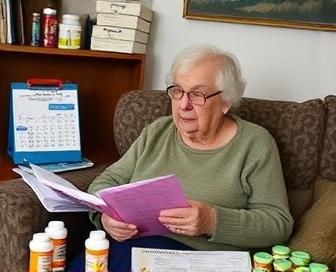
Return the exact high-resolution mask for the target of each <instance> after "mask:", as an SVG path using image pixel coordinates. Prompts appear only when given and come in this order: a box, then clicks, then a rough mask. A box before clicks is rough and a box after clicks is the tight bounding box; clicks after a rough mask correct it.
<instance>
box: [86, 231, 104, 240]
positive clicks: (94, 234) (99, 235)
mask: <svg viewBox="0 0 336 272" xmlns="http://www.w3.org/2000/svg"><path fill="white" fill-rule="evenodd" d="M105 237H106V234H105V231H103V230H92V231H90V238H92V239H95V240H103V239H105Z"/></svg>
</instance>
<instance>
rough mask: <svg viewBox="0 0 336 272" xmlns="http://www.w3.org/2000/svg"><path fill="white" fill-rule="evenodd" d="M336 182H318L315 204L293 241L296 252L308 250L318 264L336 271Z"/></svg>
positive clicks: (300, 223)
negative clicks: (320, 263) (325, 264)
mask: <svg viewBox="0 0 336 272" xmlns="http://www.w3.org/2000/svg"><path fill="white" fill-rule="evenodd" d="M335 203H336V183H335V182H331V181H329V180H326V179H318V180H317V181H316V183H315V188H314V200H313V205H312V206H311V208H309V209H308V210H307V211H306V212H305V214H304V215H303V216H302V217H301V219H300V220H299V221H298V222H297V224H296V231H295V232H294V235H293V236H292V239H291V240H290V243H289V246H290V248H291V249H292V250H304V251H307V252H309V253H310V254H311V255H312V258H313V260H314V261H316V262H323V263H327V264H328V265H329V268H331V269H332V270H331V271H336V250H335V248H336V209H335Z"/></svg>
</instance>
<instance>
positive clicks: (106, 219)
mask: <svg viewBox="0 0 336 272" xmlns="http://www.w3.org/2000/svg"><path fill="white" fill-rule="evenodd" d="M101 221H102V223H103V225H104V223H105V224H106V225H108V226H110V227H115V228H120V229H131V230H134V229H136V226H135V225H133V224H127V223H125V222H122V221H118V220H115V219H113V218H112V217H109V216H108V215H106V214H102V217H101Z"/></svg>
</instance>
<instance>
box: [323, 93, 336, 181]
mask: <svg viewBox="0 0 336 272" xmlns="http://www.w3.org/2000/svg"><path fill="white" fill-rule="evenodd" d="M324 104H325V130H324V131H325V133H324V139H323V145H322V152H321V163H320V169H319V175H320V176H322V177H323V178H326V179H329V180H331V181H335V182H336V96H335V95H329V96H327V97H326V98H325V99H324Z"/></svg>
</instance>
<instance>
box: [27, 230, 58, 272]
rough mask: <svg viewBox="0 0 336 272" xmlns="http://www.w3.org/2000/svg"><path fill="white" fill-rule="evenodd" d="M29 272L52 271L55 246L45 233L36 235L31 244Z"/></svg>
mask: <svg viewBox="0 0 336 272" xmlns="http://www.w3.org/2000/svg"><path fill="white" fill-rule="evenodd" d="M29 249H30V259H29V272H39V271H51V260H52V253H53V245H52V242H51V240H50V238H49V237H48V235H47V234H46V233H44V232H40V233H35V234H34V235H33V239H32V240H31V241H30V242H29Z"/></svg>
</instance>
